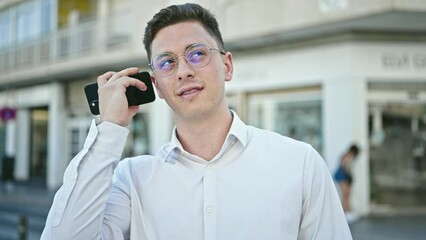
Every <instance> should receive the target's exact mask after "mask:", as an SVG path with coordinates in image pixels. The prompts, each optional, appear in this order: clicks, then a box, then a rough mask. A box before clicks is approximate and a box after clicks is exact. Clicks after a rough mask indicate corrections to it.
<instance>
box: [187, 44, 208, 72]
mask: <svg viewBox="0 0 426 240" xmlns="http://www.w3.org/2000/svg"><path fill="white" fill-rule="evenodd" d="M186 60H187V61H188V63H189V64H191V65H192V66H194V67H197V68H201V67H204V66H206V65H207V64H208V63H209V61H210V48H209V47H207V46H206V45H204V44H196V45H194V46H192V47H190V48H188V49H187V50H186Z"/></svg>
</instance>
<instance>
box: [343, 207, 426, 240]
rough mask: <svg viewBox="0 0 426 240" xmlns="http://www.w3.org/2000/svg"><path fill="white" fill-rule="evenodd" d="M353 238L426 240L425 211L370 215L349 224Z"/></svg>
mask: <svg viewBox="0 0 426 240" xmlns="http://www.w3.org/2000/svg"><path fill="white" fill-rule="evenodd" d="M350 228H351V232H352V237H353V239H354V240H426V213H425V211H424V210H421V211H416V210H413V211H408V212H402V213H388V214H378V215H370V216H368V217H364V218H361V219H359V220H358V221H356V222H354V223H352V224H350Z"/></svg>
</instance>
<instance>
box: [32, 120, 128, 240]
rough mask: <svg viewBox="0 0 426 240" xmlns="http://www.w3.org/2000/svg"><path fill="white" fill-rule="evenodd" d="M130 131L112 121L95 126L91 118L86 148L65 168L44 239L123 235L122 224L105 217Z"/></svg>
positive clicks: (106, 237)
mask: <svg viewBox="0 0 426 240" xmlns="http://www.w3.org/2000/svg"><path fill="white" fill-rule="evenodd" d="M128 132H129V131H128V129H127V128H124V127H121V126H118V125H115V124H112V123H108V122H103V123H101V124H99V125H98V126H96V124H95V122H94V121H92V125H91V127H90V130H89V133H88V136H87V138H86V141H85V143H84V147H83V149H82V150H81V151H80V152H79V153H78V154H77V155H76V156H75V157H74V158H73V159H72V160H71V162H70V164H69V165H68V167H67V169H66V171H65V174H64V179H63V185H62V186H61V188H60V189H59V190H58V192H57V193H56V195H55V197H54V200H53V204H52V207H51V209H50V211H49V214H48V217H47V221H46V226H45V228H44V230H43V233H42V236H41V239H43V240H48V239H49V240H50V239H61V240H66V239H101V238H105V239H123V233H122V231H121V229H120V227H117V225H118V226H120V224H117V223H115V222H114V221H111V219H110V218H105V207H106V202H107V199H108V198H109V196H110V193H111V185H112V178H113V172H114V168H115V166H116V165H117V164H118V162H119V160H120V157H121V154H122V152H123V149H124V146H125V143H126V139H127V135H128ZM115 193H117V192H116V191H115ZM102 230H103V231H102ZM102 232H104V234H107V235H109V236H102Z"/></svg>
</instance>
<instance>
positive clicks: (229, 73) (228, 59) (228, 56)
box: [225, 52, 234, 81]
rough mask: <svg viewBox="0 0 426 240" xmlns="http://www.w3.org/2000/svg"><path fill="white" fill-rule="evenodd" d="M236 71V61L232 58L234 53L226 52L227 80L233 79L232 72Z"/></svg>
mask: <svg viewBox="0 0 426 240" xmlns="http://www.w3.org/2000/svg"><path fill="white" fill-rule="evenodd" d="M233 72H234V62H233V59H232V53H230V52H226V53H225V81H231V79H232V74H233Z"/></svg>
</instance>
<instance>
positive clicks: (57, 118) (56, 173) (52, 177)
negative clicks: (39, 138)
mask: <svg viewBox="0 0 426 240" xmlns="http://www.w3.org/2000/svg"><path fill="white" fill-rule="evenodd" d="M50 90H51V91H50V102H49V125H48V146H49V148H48V153H47V187H48V188H49V189H56V188H58V187H59V186H60V185H61V183H62V176H63V174H64V171H65V167H66V165H67V157H68V156H66V155H65V154H64V145H65V143H66V141H65V134H64V133H65V131H67V128H66V122H65V120H66V118H65V117H66V109H65V99H64V96H65V92H64V87H63V86H62V84H61V83H57V82H55V83H52V84H51V86H50Z"/></svg>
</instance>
